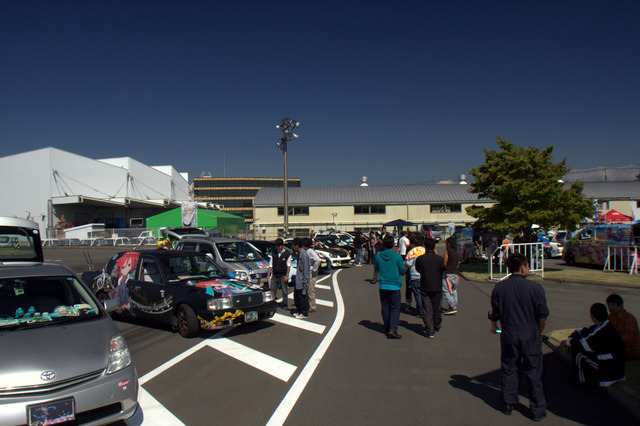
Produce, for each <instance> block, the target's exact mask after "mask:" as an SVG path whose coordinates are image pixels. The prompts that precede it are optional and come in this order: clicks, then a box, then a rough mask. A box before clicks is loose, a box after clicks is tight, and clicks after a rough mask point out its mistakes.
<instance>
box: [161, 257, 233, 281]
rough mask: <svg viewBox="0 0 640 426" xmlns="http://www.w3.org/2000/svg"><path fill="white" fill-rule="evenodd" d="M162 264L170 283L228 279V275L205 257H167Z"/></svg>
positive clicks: (162, 260)
mask: <svg viewBox="0 0 640 426" xmlns="http://www.w3.org/2000/svg"><path fill="white" fill-rule="evenodd" d="M160 263H161V264H162V269H163V270H164V273H165V275H166V276H167V280H168V281H169V282H176V281H182V280H188V279H211V278H226V277H227V274H225V273H224V272H223V271H222V270H221V269H220V268H218V266H217V265H216V264H215V263H213V262H212V261H211V260H210V259H209V258H208V257H207V256H204V255H203V256H194V255H191V256H172V257H165V258H163V259H161V261H160Z"/></svg>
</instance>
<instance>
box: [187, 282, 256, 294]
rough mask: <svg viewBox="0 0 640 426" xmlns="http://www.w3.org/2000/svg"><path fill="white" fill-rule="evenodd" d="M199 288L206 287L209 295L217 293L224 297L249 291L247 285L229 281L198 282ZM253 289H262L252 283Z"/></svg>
mask: <svg viewBox="0 0 640 426" xmlns="http://www.w3.org/2000/svg"><path fill="white" fill-rule="evenodd" d="M196 287H198V288H204V289H205V293H206V294H208V295H209V296H215V295H216V293H217V294H219V295H220V296H222V297H232V296H234V295H236V294H239V293H243V292H246V291H247V287H245V286H241V285H238V284H234V283H231V282H229V281H218V280H213V281H202V282H199V283H197V284H196ZM248 288H249V289H251V290H260V286H255V285H250V286H248Z"/></svg>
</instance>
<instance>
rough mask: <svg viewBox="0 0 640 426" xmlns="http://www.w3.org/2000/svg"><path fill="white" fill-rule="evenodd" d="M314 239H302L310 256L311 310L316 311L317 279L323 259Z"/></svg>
mask: <svg viewBox="0 0 640 426" xmlns="http://www.w3.org/2000/svg"><path fill="white" fill-rule="evenodd" d="M312 245H313V241H311V238H305V239H304V240H302V246H303V247H304V249H305V250H306V251H307V255H308V256H309V266H310V268H311V270H310V274H311V275H310V277H309V312H315V311H316V281H317V280H318V270H319V269H320V263H322V259H320V256H318V253H316V251H315V250H314V249H313V247H312Z"/></svg>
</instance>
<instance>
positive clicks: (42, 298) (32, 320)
mask: <svg viewBox="0 0 640 426" xmlns="http://www.w3.org/2000/svg"><path fill="white" fill-rule="evenodd" d="M99 315H100V310H99V309H98V307H97V306H96V304H95V302H94V300H93V299H92V298H91V296H90V295H89V293H88V292H87V291H86V290H85V288H84V287H83V286H82V284H81V283H80V282H79V281H78V280H77V279H76V278H75V277H70V276H69V277H27V278H7V279H2V280H0V328H9V327H14V326H23V325H24V326H29V327H31V326H46V325H49V324H55V323H58V322H61V321H66V320H68V319H78V320H82V319H89V318H95V317H96V316H99Z"/></svg>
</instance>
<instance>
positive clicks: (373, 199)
mask: <svg viewBox="0 0 640 426" xmlns="http://www.w3.org/2000/svg"><path fill="white" fill-rule="evenodd" d="M468 189H469V185H457V184H429V185H380V186H318V187H307V188H305V187H301V188H295V187H294V188H289V189H288V191H289V205H300V206H312V205H358V204H361V205H362V204H405V203H418V204H420V203H469V202H471V203H473V202H477V201H483V202H487V200H483V199H480V200H479V199H478V197H477V195H476V194H472V193H470V192H468ZM583 193H584V195H585V197H586V198H588V197H593V198H596V199H601V200H640V181H634V182H585V183H584V190H583ZM282 199H283V189H282V188H262V189H260V190H259V191H258V193H257V194H256V198H255V200H254V202H253V205H254V206H256V207H259V206H281V205H282Z"/></svg>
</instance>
